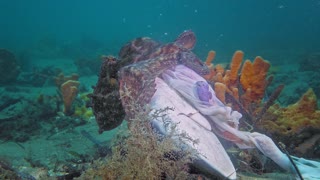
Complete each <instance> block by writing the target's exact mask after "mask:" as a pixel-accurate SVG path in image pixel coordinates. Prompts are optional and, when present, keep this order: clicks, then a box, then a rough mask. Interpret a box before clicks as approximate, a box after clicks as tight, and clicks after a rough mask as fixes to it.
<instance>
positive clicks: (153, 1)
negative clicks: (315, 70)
mask: <svg viewBox="0 0 320 180" xmlns="http://www.w3.org/2000/svg"><path fill="white" fill-rule="evenodd" d="M0 17H1V21H0V27H1V28H0V40H1V41H0V47H5V48H10V49H13V50H15V49H17V50H23V49H26V48H27V47H30V45H32V44H35V43H36V42H37V41H39V40H40V39H43V38H44V37H48V36H49V37H51V38H54V39H55V40H56V41H58V42H59V43H61V44H63V43H66V42H70V41H76V40H79V39H81V38H83V37H87V38H90V39H94V40H98V41H100V42H103V43H104V45H105V46H107V47H109V49H110V51H111V52H112V53H117V51H118V49H119V48H120V47H121V46H122V45H123V44H124V43H125V42H127V41H129V40H131V39H133V38H135V37H139V36H150V37H152V38H154V39H157V40H159V41H163V42H168V41H172V40H173V39H175V37H176V36H177V35H178V34H179V33H181V32H182V31H183V30H185V29H192V30H193V31H195V33H196V34H197V38H198V43H197V46H196V52H198V54H199V55H201V56H202V57H204V56H205V55H206V53H207V52H208V51H209V50H211V49H214V50H216V51H217V52H218V55H219V53H220V55H221V54H224V53H225V54H229V56H230V54H232V53H233V52H234V50H237V49H242V50H244V51H245V52H246V53H247V54H249V55H252V56H255V55H257V54H259V55H265V54H266V53H265V51H266V50H268V51H269V52H270V51H277V52H278V51H279V49H281V50H288V49H293V48H294V49H298V50H301V51H304V52H310V51H312V52H314V51H318V50H319V48H320V36H319V34H320V1H319V0H309V1H303V2H302V1H298V0H282V1H279V0H270V1H254V0H243V1H237V0H228V1H223V0H220V1H216V0H214V1H213V0H202V1H193V0H177V1H173V0H145V1H129V0H127V1H126V0H122V1H104V0H95V1H86V0H70V1H63V0H57V1H43V0H31V1H24V0H13V1H5V0H2V1H1V2H0ZM261 53H262V54H261ZM279 60H280V59H279ZM271 61H272V59H271Z"/></svg>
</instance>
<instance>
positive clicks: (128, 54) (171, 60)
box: [92, 31, 209, 133]
mask: <svg viewBox="0 0 320 180" xmlns="http://www.w3.org/2000/svg"><path fill="white" fill-rule="evenodd" d="M195 40H196V39H195V35H194V33H193V32H192V31H185V32H184V33H182V34H181V35H180V36H179V37H178V38H177V39H176V40H175V42H174V43H168V44H165V45H163V46H161V45H160V44H159V43H158V42H156V41H153V40H152V39H150V38H146V37H144V38H137V39H135V40H133V41H131V42H129V43H127V44H126V45H125V46H124V47H122V48H121V50H120V52H119V60H113V61H111V62H115V63H112V64H110V63H108V62H109V61H108V60H105V61H104V62H103V63H102V66H101V71H100V75H99V79H98V83H97V85H96V87H95V88H94V93H93V95H92V103H93V112H94V115H95V117H96V121H97V123H98V125H99V133H102V132H103V131H107V130H111V129H114V128H115V127H117V126H119V125H120V124H121V123H122V121H123V119H124V118H125V114H126V115H128V117H129V118H134V114H133V113H132V112H134V111H133V109H132V107H133V106H132V105H133V104H135V107H143V106H144V105H145V104H147V103H149V102H150V99H151V98H152V96H153V94H154V93H155V91H156V89H155V85H156V84H155V78H156V77H157V76H159V75H160V74H161V73H163V72H164V71H165V70H167V69H170V68H174V67H175V66H176V65H177V64H184V65H185V66H187V67H189V68H191V69H193V70H194V71H196V72H197V73H199V74H202V75H204V74H207V73H209V69H208V68H207V67H206V66H205V65H204V63H202V62H201V60H200V59H199V58H198V57H197V56H196V55H195V54H194V53H193V52H191V49H192V48H193V47H194V44H195ZM110 78H114V79H116V80H118V84H117V85H114V84H112V83H110ZM120 97H121V100H120Z"/></svg>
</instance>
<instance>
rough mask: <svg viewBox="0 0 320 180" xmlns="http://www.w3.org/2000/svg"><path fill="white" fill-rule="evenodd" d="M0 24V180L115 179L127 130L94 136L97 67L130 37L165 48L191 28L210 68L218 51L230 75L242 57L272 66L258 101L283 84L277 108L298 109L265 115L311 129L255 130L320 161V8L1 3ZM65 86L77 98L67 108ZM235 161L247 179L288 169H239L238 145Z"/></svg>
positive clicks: (189, 0)
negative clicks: (237, 55)
mask: <svg viewBox="0 0 320 180" xmlns="http://www.w3.org/2000/svg"><path fill="white" fill-rule="evenodd" d="M0 17H1V20H0V75H1V77H2V80H0V97H1V99H0V179H19V178H22V179H26V178H36V179H49V178H53V177H61V178H66V179H68V178H69V179H72V178H81V177H84V174H85V173H84V172H85V171H86V170H88V169H91V168H93V169H94V168H96V167H99V166H101V167H102V168H100V169H99V168H97V169H99V171H98V172H91V171H90V172H88V173H86V175H87V176H88V177H91V175H92V174H94V173H95V175H96V176H101V177H104V176H105V177H107V175H105V174H103V173H102V172H104V171H107V170H106V169H108V166H107V167H105V165H103V164H107V162H108V161H111V160H109V159H108V157H109V156H111V154H112V152H111V151H112V147H116V146H114V145H112V142H113V141H116V140H115V139H116V138H119V137H118V134H119V132H120V134H125V133H123V132H126V129H127V124H126V122H123V123H122V125H121V126H119V127H118V128H115V129H112V130H110V131H105V132H103V133H102V134H100V133H98V131H99V127H98V125H97V123H96V120H95V116H94V112H93V111H92V108H91V107H92V102H91V100H90V95H91V94H92V92H93V89H92V87H93V86H95V85H96V84H97V81H98V75H99V72H100V65H101V62H102V60H101V59H104V58H106V57H107V56H108V55H112V56H115V57H116V58H117V57H118V53H119V50H120V49H121V47H123V46H124V45H125V44H126V43H128V42H129V41H131V40H133V39H134V38H137V37H150V38H152V39H153V40H155V41H157V42H160V43H161V44H166V43H168V42H173V41H174V40H175V39H176V38H177V37H178V35H179V34H180V33H182V32H183V31H184V30H192V31H193V32H194V33H195V34H196V38H197V41H196V46H195V48H194V49H193V52H194V53H195V54H197V56H198V57H199V58H200V59H201V60H202V61H203V62H205V60H206V59H207V56H208V52H210V51H212V50H214V51H215V52H216V55H215V58H214V61H213V64H214V65H217V64H222V65H224V68H225V69H227V68H228V67H229V66H230V61H231V59H232V55H233V54H234V52H235V51H237V50H242V51H243V52H244V59H243V60H245V59H250V60H251V61H253V60H254V58H255V57H256V56H261V57H263V58H264V59H266V60H268V62H269V63H270V68H268V76H271V75H272V76H273V81H272V83H271V84H268V87H266V88H265V89H264V90H265V92H264V94H263V97H262V98H261V101H262V102H267V101H268V100H269V99H270V96H271V94H272V93H273V91H274V90H275V89H277V87H279V85H281V84H284V89H283V90H282V92H281V94H280V95H279V96H278V97H277V100H276V101H275V102H274V104H278V105H279V106H281V108H287V109H285V110H284V109H281V111H286V112H290V113H287V114H285V113H279V111H277V110H275V108H280V107H276V106H273V107H271V108H270V109H269V110H270V111H269V112H268V113H269V114H268V113H267V114H266V117H265V118H266V119H268V118H275V117H277V118H278V119H281V121H286V120H287V121H289V120H288V119H289V117H293V116H294V115H296V114H300V115H301V116H297V117H295V118H298V119H299V120H301V119H303V121H299V122H298V121H297V123H291V124H290V123H287V122H279V123H278V122H277V123H276V124H277V125H273V124H272V123H271V124H272V125H270V123H266V124H264V123H257V124H256V125H257V126H256V130H257V131H259V132H261V133H265V134H267V135H269V136H270V137H271V138H275V139H274V140H275V141H281V142H284V144H285V145H286V147H287V150H288V151H289V153H290V154H293V155H297V156H299V157H305V158H309V159H314V160H319V159H320V133H319V132H320V131H319V129H320V112H319V111H320V110H319V105H320V101H319V100H318V99H317V98H319V97H320V71H319V68H320V36H319V35H320V0H308V1H298V0H268V1H254V0H242V1H237V0H224V1H223V0H218V1H217V0H199V1H193V0H175V1H174V0H140V1H129V0H119V1H103V0H94V1H86V0H69V1H62V0H55V1H48V0H47V1H45V0H29V1H24V0H11V1H6V0H0ZM69 80H71V81H73V84H72V85H71V86H73V90H74V91H73V92H72V93H73V95H74V96H73V97H72V98H71V99H69V102H66V99H65V97H64V89H63V88H62V86H63V84H64V83H66V82H67V81H69ZM116 83H117V82H116ZM311 89H312V90H311ZM69 93H70V92H69ZM304 95H305V96H304ZM301 99H308V100H309V101H303V102H302V101H299V100H301ZM259 102H260V101H259ZM299 102H300V103H299ZM301 104H302V107H304V109H303V110H301V108H300V109H298V110H292V109H290V108H291V107H292V108H294V107H296V106H299V105H301ZM306 104H307V105H306ZM310 104H311V105H310ZM66 107H68V108H66ZM299 107H300V106H299ZM288 109H290V110H288ZM271 111H273V112H271ZM121 113H124V112H121ZM310 114H312V115H310ZM307 115H310V116H312V117H306V116H307ZM262 121H263V118H262ZM274 122H275V121H274ZM288 124H289V125H288ZM289 126H290V127H289ZM122 138H123V137H122ZM120 139H121V138H120ZM118 141H121V140H118ZM118 141H116V142H113V143H115V144H117V142H118ZM293 142H294V143H293ZM118 144H119V143H118ZM227 146H228V147H229V145H227ZM146 150H148V149H147V148H146ZM227 152H228V150H227ZM229 153H230V156H231V159H232V160H233V162H235V163H234V164H237V165H235V166H239V169H240V170H241V172H246V171H247V172H249V173H252V174H250V175H248V176H257V177H259V176H261V177H262V176H263V175H264V174H266V173H273V172H280V173H281V172H282V173H284V171H281V170H280V168H274V167H273V168H270V167H272V163H270V162H266V161H267V160H265V159H263V158H262V157H261V155H257V152H254V153H251V152H247V154H246V155H245V157H246V158H247V159H248V156H250V158H249V159H250V160H252V159H255V160H252V161H255V163H256V164H257V162H259V163H260V164H263V166H262V165H258V167H257V166H254V165H252V166H250V165H248V166H247V165H243V164H241V163H239V162H240V160H239V159H241V158H242V159H241V162H242V161H245V160H247V159H246V158H244V155H243V154H241V152H240V150H234V148H233V147H230V149H229ZM248 154H249V155H248ZM98 159H100V161H101V162H100V161H99V162H95V163H92V162H94V161H97V160H98ZM101 159H103V160H101ZM237 159H238V160H239V161H237ZM256 159H259V160H256ZM261 159H263V160H261ZM256 161H257V162H256ZM259 163H258V164H259ZM265 164H266V165H265ZM270 164H271V165H270ZM264 165H265V166H264ZM241 167H242V168H241ZM104 168H106V169H104ZM113 170H114V169H113ZM82 173H83V174H82ZM90 173H91V174H90ZM284 174H285V173H284ZM31 176H33V177H31ZM92 176H94V175H92ZM272 177H273V176H272ZM275 177H276V178H279V177H282V175H278V176H275ZM285 178H286V177H284V179H285ZM288 178H289V177H288ZM271 179H272V178H271Z"/></svg>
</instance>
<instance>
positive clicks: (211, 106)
mask: <svg viewBox="0 0 320 180" xmlns="http://www.w3.org/2000/svg"><path fill="white" fill-rule="evenodd" d="M195 41H196V38H195V35H194V33H193V32H192V31H185V32H183V33H182V34H181V35H180V36H178V38H177V39H176V40H175V41H174V42H173V43H168V44H165V45H161V44H159V43H157V42H155V41H153V40H152V39H150V38H137V39H135V40H133V41H131V42H129V43H128V44H126V45H125V46H124V47H123V48H122V49H121V50H120V53H119V60H116V61H111V62H113V63H109V64H108V62H110V61H105V62H104V64H103V65H105V67H107V68H105V69H103V66H102V70H103V71H102V72H101V73H100V76H103V78H101V79H104V80H106V81H104V83H105V82H108V79H109V81H110V79H112V78H114V79H116V80H117V82H118V84H117V87H116V88H115V89H114V91H111V90H109V89H108V88H110V87H111V85H110V86H109V87H108V88H105V89H108V90H109V91H108V92H109V94H108V93H107V96H105V95H101V96H103V97H104V98H105V99H107V98H110V97H113V98H114V99H113V100H117V101H116V103H115V104H116V106H113V107H112V106H111V107H110V106H107V104H108V102H106V101H104V100H105V99H103V98H102V97H100V94H99V93H101V92H103V89H104V88H103V85H106V84H107V83H105V84H103V82H100V84H99V82H98V84H97V87H96V88H95V93H94V98H96V100H97V99H99V98H102V99H101V100H100V101H96V102H99V103H101V104H98V105H96V107H99V106H101V105H102V106H101V108H100V109H99V108H94V111H95V114H98V115H99V113H100V114H103V113H105V112H101V111H103V108H109V109H112V108H120V107H121V110H123V111H124V112H125V113H124V114H125V116H126V119H127V120H128V121H130V120H131V121H132V120H134V119H135V115H136V112H137V110H138V111H146V109H144V107H145V105H146V104H148V106H149V107H150V108H151V112H149V114H150V121H151V124H152V125H153V127H154V129H155V130H157V131H158V132H160V133H162V134H164V135H166V134H168V133H170V130H171V128H170V126H168V124H167V122H166V123H165V122H163V120H161V119H158V118H151V116H152V115H151V114H152V113H153V112H154V111H157V110H161V109H166V108H168V107H172V109H173V110H172V111H169V112H163V113H165V114H163V115H165V116H166V117H167V119H168V120H169V121H170V123H172V124H175V125H176V129H175V131H176V132H175V133H177V134H179V133H182V132H185V133H187V134H188V135H189V136H190V137H191V138H192V139H194V140H197V141H198V143H193V142H191V141H188V140H180V139H177V141H184V142H183V143H184V144H186V145H187V146H188V147H190V148H193V149H195V150H196V151H197V152H198V154H199V155H198V156H197V159H196V160H195V161H194V162H193V163H194V165H195V166H197V167H198V168H199V169H202V170H204V171H206V173H209V174H212V175H214V176H216V175H219V176H221V177H222V178H227V179H236V177H237V176H236V170H235V168H234V166H233V164H232V162H231V160H230V158H229V156H228V154H227V153H226V150H225V149H224V147H223V146H222V144H221V142H220V140H219V138H218V137H217V136H219V137H220V138H223V139H226V140H228V141H230V142H232V143H234V144H236V145H237V146H238V147H239V148H241V149H249V148H257V149H258V150H260V151H261V152H262V153H263V154H264V155H265V156H267V157H269V158H270V159H272V160H273V161H274V162H275V163H277V164H278V165H279V166H280V167H282V168H283V169H285V170H288V171H290V172H292V173H293V174H296V176H297V177H299V173H298V172H297V171H296V168H295V167H294V165H293V163H292V161H294V164H295V165H296V167H297V168H298V169H299V172H300V176H301V175H302V176H303V178H305V179H315V178H318V179H319V175H318V172H319V171H320V163H319V162H316V161H311V160H306V159H303V158H298V157H294V156H290V157H291V158H289V155H287V154H285V153H283V152H282V151H281V150H280V149H279V148H278V147H277V146H276V145H275V143H274V142H273V140H272V139H271V138H270V137H268V136H266V135H264V134H261V133H258V132H247V131H240V130H239V129H238V124H239V120H240V118H241V117H242V115H241V114H240V113H239V112H237V111H234V110H232V109H231V108H230V107H228V106H225V105H224V104H223V103H222V102H221V101H220V100H219V99H218V98H217V97H216V95H215V92H214V90H213V89H212V88H211V86H210V85H209V84H208V83H207V82H206V80H205V79H204V78H203V77H202V76H203V75H205V74H206V73H208V69H207V67H206V66H205V65H204V64H203V63H202V61H201V60H200V59H199V58H198V57H197V56H196V55H195V54H194V53H193V52H192V48H193V47H194V45H195ZM101 79H100V78H99V81H100V80H101ZM103 93H105V92H103ZM103 93H102V94H103ZM94 98H93V99H94ZM103 103H105V105H106V106H103ZM108 112H109V113H110V112H111V116H107V115H106V114H104V115H103V116H101V117H105V118H109V120H107V121H104V124H103V125H104V127H102V128H101V127H100V129H101V131H102V130H107V129H112V128H114V127H116V126H118V124H119V122H121V121H122V120H120V119H121V118H119V119H118V121H115V119H116V118H117V117H116V114H117V113H114V114H112V112H116V111H112V110H108ZM160 112H161V111H160ZM120 114H122V112H121V113H120ZM109 115H110V114H109ZM122 117H124V116H122ZM160 117H161V116H160ZM96 118H97V116H96ZM97 119H98V118H97ZM110 119H111V120H110ZM97 121H99V120H97ZM98 124H99V123H98ZM99 126H100V125H99Z"/></svg>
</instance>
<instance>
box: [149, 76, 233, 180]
mask: <svg viewBox="0 0 320 180" xmlns="http://www.w3.org/2000/svg"><path fill="white" fill-rule="evenodd" d="M155 82H156V89H157V91H156V93H155V94H154V95H153V97H152V99H151V102H150V105H151V109H154V110H160V109H165V108H168V107H173V108H174V110H173V111H168V112H166V115H167V118H168V119H169V120H170V121H171V122H172V123H174V124H175V125H176V129H175V130H176V133H177V134H179V133H182V132H186V133H187V134H188V135H189V136H190V137H191V138H192V139H193V140H197V141H198V143H196V144H194V143H193V142H191V141H188V140H185V141H184V143H185V144H187V145H188V146H189V147H191V148H193V149H195V150H196V151H197V152H198V153H199V156H198V159H197V160H196V161H195V165H196V166H197V167H198V168H200V169H201V170H203V171H205V172H206V173H209V174H213V175H217V174H219V175H221V177H224V178H225V177H228V178H229V179H236V170H235V168H234V166H233V164H232V162H231V160H230V158H229V156H228V154H227V153H226V151H225V149H224V147H223V146H222V144H221V143H220V141H219V139H218V138H217V136H216V135H215V134H214V133H212V131H211V125H210V123H209V122H208V120H207V119H206V118H205V117H204V116H203V115H201V114H200V113H199V112H198V110H196V109H195V108H194V107H192V105H191V104H189V103H188V102H187V101H185V100H184V99H183V98H182V97H181V96H180V95H179V94H178V93H177V92H176V91H175V90H173V89H172V88H171V87H170V86H169V85H168V84H166V82H165V81H163V80H162V79H161V78H156V80H155ZM151 113H152V112H151ZM185 113H187V114H185ZM152 124H153V127H155V128H156V129H157V130H158V131H159V132H160V133H162V134H167V133H169V129H170V127H167V126H166V125H165V124H164V122H163V121H162V120H161V119H155V120H153V122H152Z"/></svg>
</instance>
